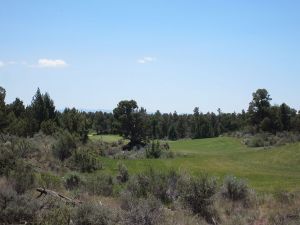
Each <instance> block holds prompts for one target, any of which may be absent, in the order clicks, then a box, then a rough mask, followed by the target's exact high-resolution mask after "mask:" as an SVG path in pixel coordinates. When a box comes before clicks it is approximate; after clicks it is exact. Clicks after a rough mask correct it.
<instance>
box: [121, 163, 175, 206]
mask: <svg viewBox="0 0 300 225" xmlns="http://www.w3.org/2000/svg"><path fill="white" fill-rule="evenodd" d="M179 179H180V176H179V175H178V174H177V173H176V172H175V171H173V170H171V171H170V172H168V173H160V172H157V171H155V170H153V169H151V168H150V169H149V170H148V171H146V172H145V173H141V174H138V175H137V176H135V177H133V178H132V179H130V181H129V183H128V185H127V190H128V191H129V192H130V193H131V194H132V195H133V196H135V197H137V198H140V197H147V196H148V195H153V196H155V197H156V198H158V199H160V200H161V201H162V202H164V203H170V202H172V201H174V200H175V199H176V198H177V197H178V191H177V185H178V180H179Z"/></svg>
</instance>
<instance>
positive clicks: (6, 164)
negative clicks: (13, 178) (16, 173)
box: [0, 145, 17, 176]
mask: <svg viewBox="0 0 300 225" xmlns="http://www.w3.org/2000/svg"><path fill="white" fill-rule="evenodd" d="M16 163H17V158H16V155H15V154H14V152H13V151H12V150H11V149H10V148H8V147H7V146H4V145H2V146H0V175H1V176H3V175H4V176H8V175H9V173H10V171H11V170H13V169H14V168H15V167H16Z"/></svg>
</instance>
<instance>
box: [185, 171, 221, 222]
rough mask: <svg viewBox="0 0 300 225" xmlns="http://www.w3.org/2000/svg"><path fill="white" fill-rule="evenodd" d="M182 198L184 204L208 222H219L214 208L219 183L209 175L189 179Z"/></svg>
mask: <svg viewBox="0 0 300 225" xmlns="http://www.w3.org/2000/svg"><path fill="white" fill-rule="evenodd" d="M182 187H183V188H182V190H181V193H180V196H181V197H182V201H183V203H184V204H185V205H186V206H187V207H188V208H190V209H191V210H192V211H193V212H194V213H196V214H198V215H200V216H201V217H203V218H204V219H205V220H206V221H207V222H209V223H213V222H214V221H216V220H218V215H217V213H216V210H215V208H214V196H215V194H216V193H217V182H216V180H215V179H214V178H212V177H209V176H207V175H201V176H199V177H195V178H190V179H187V180H186V181H185V183H184V185H183V186H182Z"/></svg>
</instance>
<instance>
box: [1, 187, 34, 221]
mask: <svg viewBox="0 0 300 225" xmlns="http://www.w3.org/2000/svg"><path fill="white" fill-rule="evenodd" d="M0 208H1V210H0V224H17V223H21V222H24V221H26V222H29V223H30V222H33V220H34V218H35V215H36V212H37V210H38V209H39V205H38V204H37V202H36V201H35V200H32V199H31V198H29V197H27V196H26V195H17V193H16V192H15V191H14V190H13V189H12V187H11V186H9V185H7V184H4V185H3V184H1V187H0Z"/></svg>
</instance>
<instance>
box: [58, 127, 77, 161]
mask: <svg viewBox="0 0 300 225" xmlns="http://www.w3.org/2000/svg"><path fill="white" fill-rule="evenodd" d="M75 149H76V142H75V138H74V137H73V136H72V134H70V133H69V132H68V131H63V132H60V133H59V134H58V140H57V143H56V144H54V145H53V154H54V156H55V157H57V158H58V159H60V160H61V161H64V160H65V159H67V158H69V157H70V156H71V155H72V152H73V151H74V150H75Z"/></svg>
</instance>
